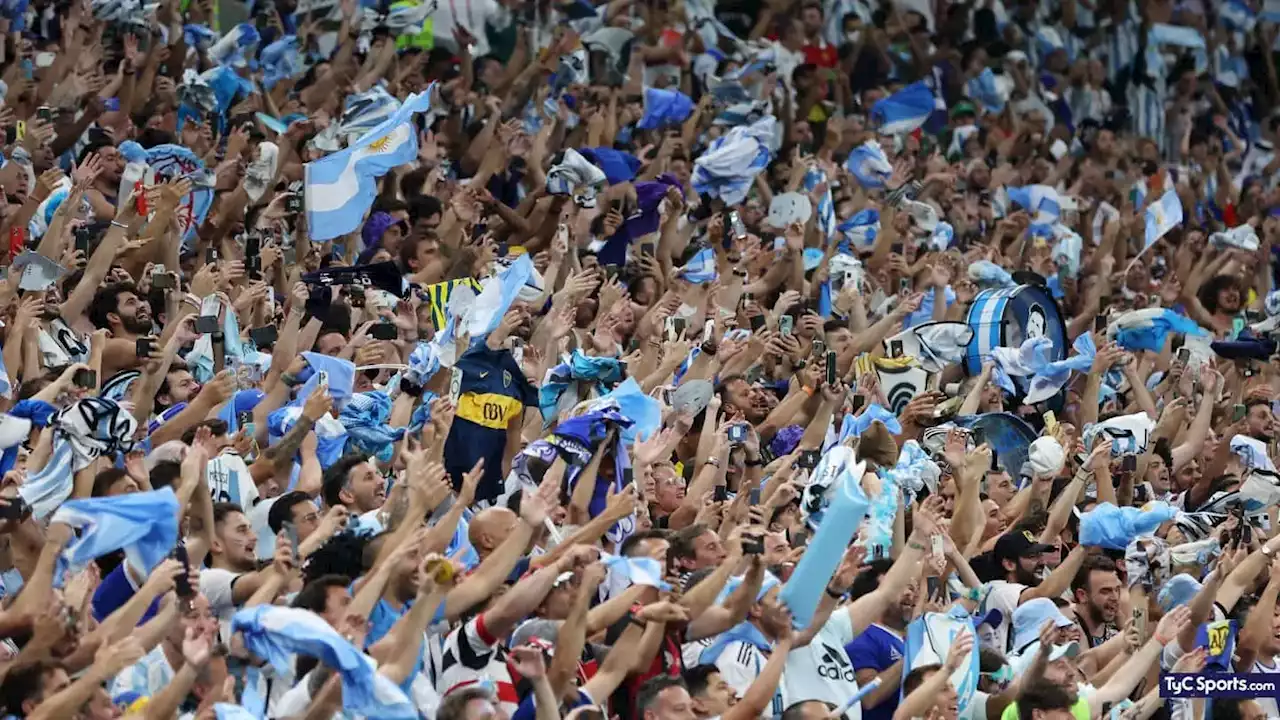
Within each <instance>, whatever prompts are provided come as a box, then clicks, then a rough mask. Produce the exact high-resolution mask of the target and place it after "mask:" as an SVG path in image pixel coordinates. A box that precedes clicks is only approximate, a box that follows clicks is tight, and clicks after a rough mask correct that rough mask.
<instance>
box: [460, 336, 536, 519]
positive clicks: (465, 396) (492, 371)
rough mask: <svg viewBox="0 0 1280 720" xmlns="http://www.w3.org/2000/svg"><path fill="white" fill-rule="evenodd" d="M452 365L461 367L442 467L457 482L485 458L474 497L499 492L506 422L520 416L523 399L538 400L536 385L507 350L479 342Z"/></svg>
mask: <svg viewBox="0 0 1280 720" xmlns="http://www.w3.org/2000/svg"><path fill="white" fill-rule="evenodd" d="M455 367H456V368H457V369H458V370H460V371H462V385H461V388H460V391H459V395H458V413H457V415H456V416H455V417H454V421H453V428H452V429H451V430H450V431H449V438H448V440H446V441H445V446H444V462H445V469H447V470H448V471H449V475H450V476H452V478H453V483H454V487H457V486H458V485H459V484H460V483H461V482H462V476H463V475H464V474H466V472H467V471H468V470H470V469H471V468H472V467H473V466H474V465H475V464H476V461H477V460H479V459H480V458H484V478H483V479H482V480H481V481H480V487H479V488H478V489H477V490H476V499H477V500H486V501H488V500H493V499H494V498H496V497H498V496H499V495H501V494H502V488H503V477H502V453H503V450H504V449H505V448H506V442H507V428H508V427H509V426H510V424H511V423H513V422H516V423H518V422H521V420H522V416H523V413H524V408H525V406H526V405H531V406H533V407H537V406H538V391H537V389H536V388H534V386H533V384H532V383H530V382H529V379H528V378H526V377H525V376H524V373H523V372H522V371H521V370H520V366H519V365H518V364H517V363H516V361H515V358H513V357H512V356H511V352H510V351H509V350H505V349H504V350H490V349H489V348H488V347H486V346H484V345H477V346H476V347H474V348H472V349H471V350H468V351H467V353H466V354H465V355H463V356H462V357H461V358H459V359H458V362H457V364H456V365H455Z"/></svg>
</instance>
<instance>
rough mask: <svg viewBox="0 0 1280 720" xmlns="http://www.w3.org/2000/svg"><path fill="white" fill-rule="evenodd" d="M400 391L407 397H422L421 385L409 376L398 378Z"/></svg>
mask: <svg viewBox="0 0 1280 720" xmlns="http://www.w3.org/2000/svg"><path fill="white" fill-rule="evenodd" d="M400 392H402V393H404V394H405V395H408V396H409V397H415V398H416V397H422V386H421V385H419V384H417V383H415V382H413V381H411V380H409V378H400Z"/></svg>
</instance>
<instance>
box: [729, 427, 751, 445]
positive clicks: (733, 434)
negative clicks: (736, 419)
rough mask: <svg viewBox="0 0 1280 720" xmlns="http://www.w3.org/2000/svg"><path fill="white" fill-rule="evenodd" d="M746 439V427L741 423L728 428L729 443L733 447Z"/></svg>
mask: <svg viewBox="0 0 1280 720" xmlns="http://www.w3.org/2000/svg"><path fill="white" fill-rule="evenodd" d="M746 439H747V426H746V425H743V424H742V423H734V424H733V425H730V426H729V442H730V443H732V444H734V445H741V444H742V443H743V441H744V440H746Z"/></svg>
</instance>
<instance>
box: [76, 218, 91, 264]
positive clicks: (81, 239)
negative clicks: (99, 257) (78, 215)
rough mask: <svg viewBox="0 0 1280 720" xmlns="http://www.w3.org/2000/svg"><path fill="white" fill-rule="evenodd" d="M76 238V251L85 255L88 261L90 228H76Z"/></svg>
mask: <svg viewBox="0 0 1280 720" xmlns="http://www.w3.org/2000/svg"><path fill="white" fill-rule="evenodd" d="M75 237H76V250H79V251H80V254H82V255H84V257H85V259H86V260H88V259H89V228H87V227H84V226H83V225H82V226H80V227H78V228H76V233H75Z"/></svg>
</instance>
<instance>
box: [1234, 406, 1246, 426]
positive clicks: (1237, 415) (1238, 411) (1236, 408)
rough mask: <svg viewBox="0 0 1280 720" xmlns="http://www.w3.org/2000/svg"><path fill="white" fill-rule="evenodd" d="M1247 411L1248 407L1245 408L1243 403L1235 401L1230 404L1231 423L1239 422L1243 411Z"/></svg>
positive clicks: (1242, 417) (1242, 416) (1243, 414)
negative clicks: (1233, 403)
mask: <svg viewBox="0 0 1280 720" xmlns="http://www.w3.org/2000/svg"><path fill="white" fill-rule="evenodd" d="M1247 412H1248V408H1246V407H1245V406H1244V404H1243V403H1236V404H1235V405H1232V406H1231V422H1233V423H1236V422H1240V421H1241V420H1243V419H1244V416H1245V413H1247Z"/></svg>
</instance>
